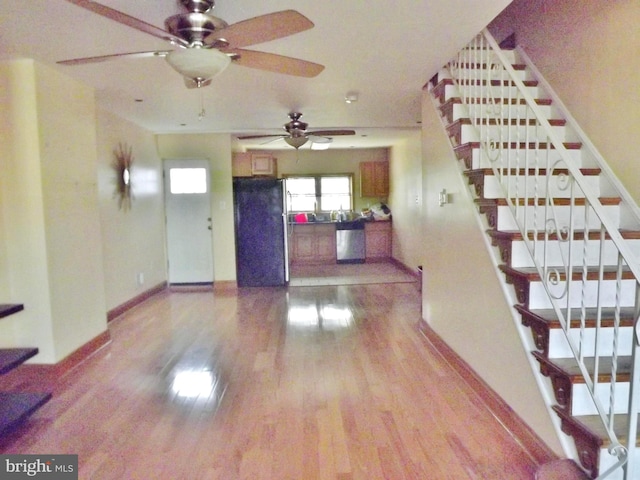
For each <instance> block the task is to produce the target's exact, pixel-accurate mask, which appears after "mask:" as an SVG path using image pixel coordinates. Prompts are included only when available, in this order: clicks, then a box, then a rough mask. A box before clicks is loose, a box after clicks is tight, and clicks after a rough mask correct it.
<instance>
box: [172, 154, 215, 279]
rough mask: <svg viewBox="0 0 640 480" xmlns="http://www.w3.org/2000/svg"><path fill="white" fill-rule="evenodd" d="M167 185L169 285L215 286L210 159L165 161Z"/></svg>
mask: <svg viewBox="0 0 640 480" xmlns="http://www.w3.org/2000/svg"><path fill="white" fill-rule="evenodd" d="M164 185H165V212H166V216H167V218H166V222H167V258H168V262H169V283H170V284H180V283H212V282H213V241H212V231H211V228H212V227H211V225H212V223H211V191H210V186H211V179H210V178H209V162H208V160H165V161H164Z"/></svg>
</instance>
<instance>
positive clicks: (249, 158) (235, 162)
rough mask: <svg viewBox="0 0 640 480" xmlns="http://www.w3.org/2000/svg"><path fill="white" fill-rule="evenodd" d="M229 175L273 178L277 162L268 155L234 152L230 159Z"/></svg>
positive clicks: (276, 172) (275, 173) (275, 174)
mask: <svg viewBox="0 0 640 480" xmlns="http://www.w3.org/2000/svg"><path fill="white" fill-rule="evenodd" d="M231 173H232V175H233V176H234V177H253V176H269V177H275V176H277V174H278V169H277V160H276V158H275V157H274V156H273V155H272V154H270V153H256V152H236V153H234V154H233V157H232V163H231Z"/></svg>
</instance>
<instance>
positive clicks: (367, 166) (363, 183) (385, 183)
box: [360, 162, 389, 197]
mask: <svg viewBox="0 0 640 480" xmlns="http://www.w3.org/2000/svg"><path fill="white" fill-rule="evenodd" d="M360 196H361V197H388V196H389V162H361V163H360Z"/></svg>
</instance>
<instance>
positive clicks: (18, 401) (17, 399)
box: [0, 392, 51, 435]
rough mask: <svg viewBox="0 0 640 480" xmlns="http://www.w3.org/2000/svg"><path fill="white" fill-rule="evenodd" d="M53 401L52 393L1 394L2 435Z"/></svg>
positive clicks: (0, 417)
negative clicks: (50, 400)
mask: <svg viewBox="0 0 640 480" xmlns="http://www.w3.org/2000/svg"><path fill="white" fill-rule="evenodd" d="M49 399H51V394H50V393H22V392H0V435H1V434H3V433H4V432H5V431H7V430H9V429H11V428H13V427H15V426H17V425H18V424H19V423H21V422H23V421H24V420H25V419H26V418H27V417H29V416H30V415H31V414H33V412H35V411H36V410H37V409H38V408H40V407H41V406H42V405H44V404H45V403H47V402H48V401H49Z"/></svg>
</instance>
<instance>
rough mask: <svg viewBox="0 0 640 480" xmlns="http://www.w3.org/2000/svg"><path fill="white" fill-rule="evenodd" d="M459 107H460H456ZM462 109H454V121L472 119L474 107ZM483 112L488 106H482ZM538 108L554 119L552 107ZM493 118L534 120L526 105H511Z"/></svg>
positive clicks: (467, 106)
mask: <svg viewBox="0 0 640 480" xmlns="http://www.w3.org/2000/svg"><path fill="white" fill-rule="evenodd" d="M456 106H458V105H456ZM460 106H461V107H463V108H462V109H456V108H454V109H453V121H455V120H460V119H461V118H470V117H473V116H472V115H471V113H473V108H474V106H473V105H464V104H460ZM476 107H477V106H476ZM481 108H482V111H483V112H486V111H487V108H486V105H482V106H481ZM538 108H540V110H541V111H542V112H543V113H544V115H545V117H546V118H553V117H554V116H555V115H554V109H553V107H551V106H550V105H538ZM491 117H492V118H497V117H503V118H512V119H522V120H524V119H526V118H533V117H534V115H532V114H531V112H530V111H529V107H528V106H526V105H509V106H505V107H503V108H502V109H500V110H499V111H498V112H497V113H496V114H494V115H491Z"/></svg>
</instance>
